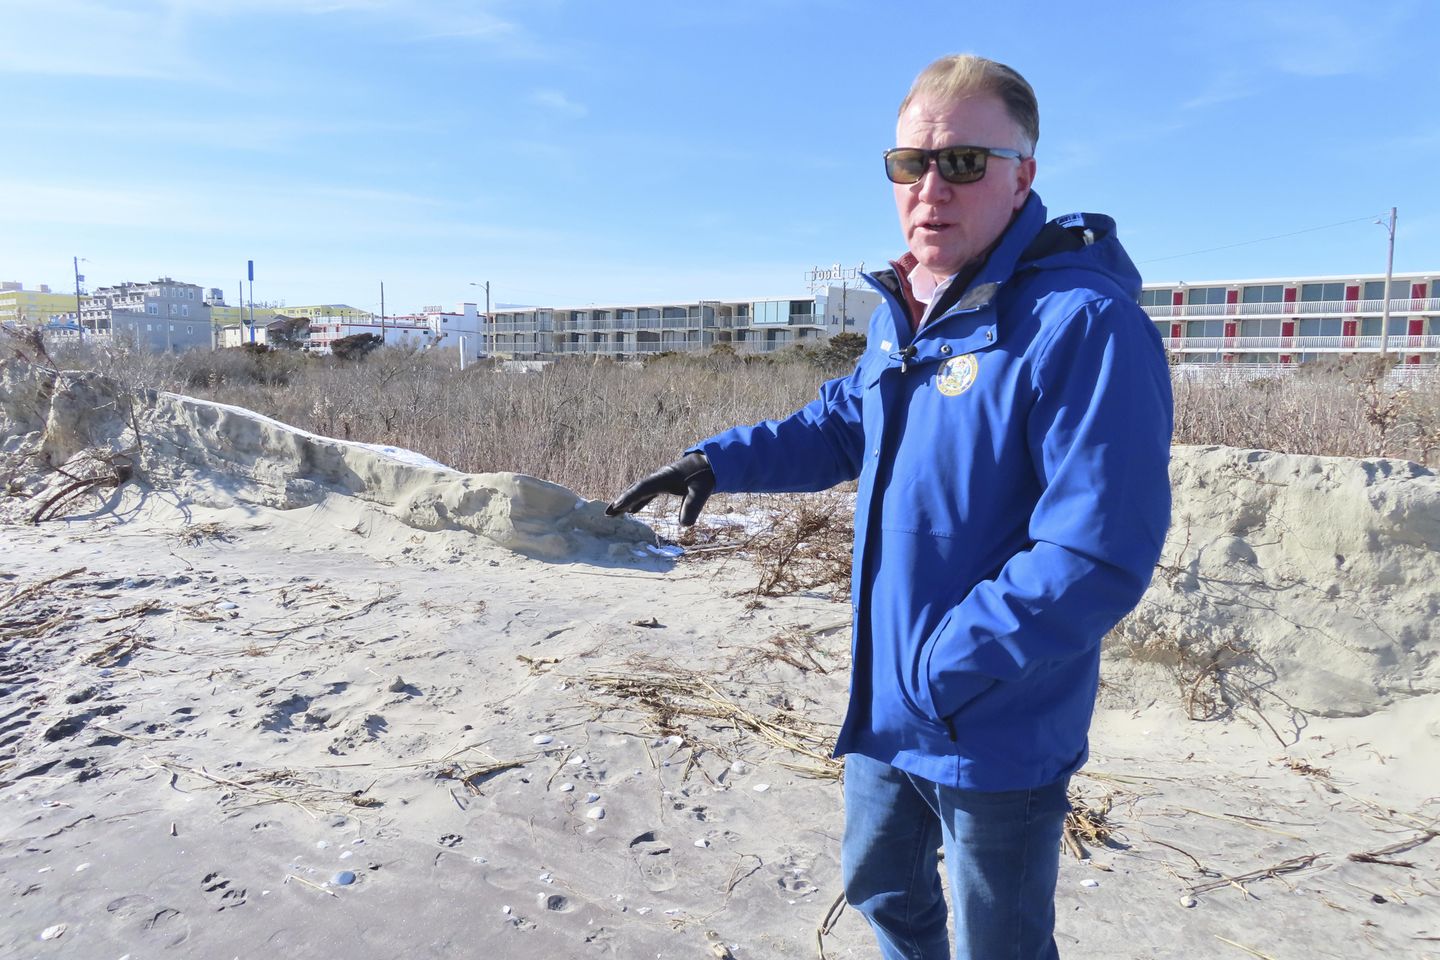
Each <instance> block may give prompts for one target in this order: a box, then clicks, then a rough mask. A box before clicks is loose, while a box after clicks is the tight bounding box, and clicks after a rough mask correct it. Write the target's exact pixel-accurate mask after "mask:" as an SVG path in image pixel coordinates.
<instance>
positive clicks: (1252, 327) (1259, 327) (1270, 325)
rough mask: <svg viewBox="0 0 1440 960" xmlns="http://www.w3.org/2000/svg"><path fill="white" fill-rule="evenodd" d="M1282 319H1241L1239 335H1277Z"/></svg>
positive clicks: (1279, 331)
mask: <svg viewBox="0 0 1440 960" xmlns="http://www.w3.org/2000/svg"><path fill="white" fill-rule="evenodd" d="M1283 322H1284V321H1282V320H1279V319H1276V320H1241V321H1240V336H1242V337H1278V336H1280V334H1281V332H1282V330H1281V324H1282V323H1283Z"/></svg>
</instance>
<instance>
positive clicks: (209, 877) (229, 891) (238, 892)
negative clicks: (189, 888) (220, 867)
mask: <svg viewBox="0 0 1440 960" xmlns="http://www.w3.org/2000/svg"><path fill="white" fill-rule="evenodd" d="M200 889H202V890H204V891H205V892H206V893H207V894H209V895H210V899H211V901H213V902H214V903H216V904H217V906H216V907H215V909H216V910H217V911H219V910H228V909H230V908H231V907H242V906H244V905H245V888H244V887H233V886H231V885H230V880H229V878H227V877H224V876H222V875H221V874H220V873H219V872H218V871H217V872H215V873H207V874H205V879H204V880H201V881H200Z"/></svg>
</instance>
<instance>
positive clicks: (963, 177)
mask: <svg viewBox="0 0 1440 960" xmlns="http://www.w3.org/2000/svg"><path fill="white" fill-rule="evenodd" d="M990 157H1003V158H1004V159H1006V160H1024V159H1026V158H1025V156H1024V155H1023V154H1022V153H1020V151H1018V150H1006V149H1004V148H1003V147H941V148H940V149H939V150H925V149H923V148H921V147H895V148H894V149H891V150H886V151H885V176H887V177H889V178H890V182H891V183H918V182H919V181H920V178H921V177H923V176H925V171H926V170H928V169H930V161H931V160H934V161H935V169H936V170H938V171H940V176H941V177H943V178H944V179H945V181H946V182H947V183H974V182H975V181H976V180H979V179H980V178H981V177H983V176H985V161H986V160H987V159H989V158H990Z"/></svg>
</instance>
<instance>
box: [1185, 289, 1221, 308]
mask: <svg viewBox="0 0 1440 960" xmlns="http://www.w3.org/2000/svg"><path fill="white" fill-rule="evenodd" d="M1185 302H1186V303H1189V304H1197V303H1198V304H1210V303H1224V302H1225V288H1224V287H1191V288H1190V290H1189V291H1188V292H1187V293H1186V296H1185Z"/></svg>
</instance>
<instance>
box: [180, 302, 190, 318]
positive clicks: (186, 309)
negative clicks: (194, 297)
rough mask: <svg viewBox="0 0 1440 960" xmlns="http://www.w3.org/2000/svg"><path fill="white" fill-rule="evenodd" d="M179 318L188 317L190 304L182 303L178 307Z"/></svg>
mask: <svg viewBox="0 0 1440 960" xmlns="http://www.w3.org/2000/svg"><path fill="white" fill-rule="evenodd" d="M180 316H182V317H188V316H190V304H188V303H183V304H181V305H180Z"/></svg>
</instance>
